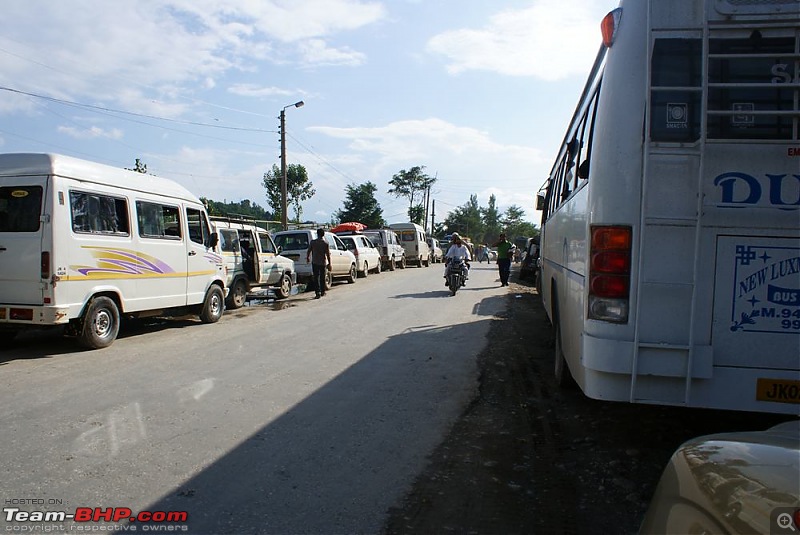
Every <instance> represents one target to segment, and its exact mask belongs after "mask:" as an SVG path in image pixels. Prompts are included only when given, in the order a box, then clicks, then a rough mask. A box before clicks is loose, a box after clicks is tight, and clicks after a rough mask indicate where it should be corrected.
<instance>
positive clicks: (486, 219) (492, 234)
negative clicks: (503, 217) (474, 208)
mask: <svg viewBox="0 0 800 535" xmlns="http://www.w3.org/2000/svg"><path fill="white" fill-rule="evenodd" d="M481 216H482V217H483V225H484V229H485V230H484V234H483V236H480V237H476V239H480V241H481V242H483V243H489V242H491V243H494V242H496V241H497V237H498V236H499V235H500V232H501V230H502V229H501V227H500V212H499V211H498V209H497V198H496V197H495V196H494V195H491V196H490V197H489V206H488V207H487V208H481Z"/></svg>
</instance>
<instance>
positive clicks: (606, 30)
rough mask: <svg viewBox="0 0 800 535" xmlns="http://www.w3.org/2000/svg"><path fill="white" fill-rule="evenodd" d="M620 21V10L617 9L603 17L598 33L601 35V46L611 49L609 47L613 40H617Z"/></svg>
mask: <svg viewBox="0 0 800 535" xmlns="http://www.w3.org/2000/svg"><path fill="white" fill-rule="evenodd" d="M620 20H622V8H621V7H618V8H617V9H615V10H614V11H611V12H609V14H608V15H606V16H605V17H603V22H601V23H600V33H602V34H603V44H604V45H605V46H606V47H608V48H611V45H613V44H614V39H616V38H617V30H618V29H619V23H620Z"/></svg>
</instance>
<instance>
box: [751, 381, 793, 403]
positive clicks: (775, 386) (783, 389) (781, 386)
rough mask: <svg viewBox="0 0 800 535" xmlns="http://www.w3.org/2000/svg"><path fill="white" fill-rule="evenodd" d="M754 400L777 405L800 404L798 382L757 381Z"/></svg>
mask: <svg viewBox="0 0 800 535" xmlns="http://www.w3.org/2000/svg"><path fill="white" fill-rule="evenodd" d="M756 399H757V400H758V401H774V402H777V403H800V381H791V380H787V379H759V380H758V383H757V384H756Z"/></svg>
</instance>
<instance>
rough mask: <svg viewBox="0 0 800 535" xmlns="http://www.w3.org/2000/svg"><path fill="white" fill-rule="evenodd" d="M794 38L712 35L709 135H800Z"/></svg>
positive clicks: (756, 34) (785, 137)
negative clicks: (715, 36)
mask: <svg viewBox="0 0 800 535" xmlns="http://www.w3.org/2000/svg"><path fill="white" fill-rule="evenodd" d="M795 41H796V39H795V38H793V37H772V38H770V37H764V36H762V34H761V33H760V32H758V31H754V32H752V33H751V34H750V35H749V36H748V37H744V38H739V39H732V38H720V39H710V40H709V52H710V54H709V61H708V138H709V139H756V140H758V139H773V140H792V139H798V137H797V136H798V133H797V112H798V92H799V91H798V88H797V85H796V82H795V81H796V79H797V76H798V72H797V70H798V67H797V62H796V60H795V59H794V56H795V54H796V52H795V48H796V43H795Z"/></svg>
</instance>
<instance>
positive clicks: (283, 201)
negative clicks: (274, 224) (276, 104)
mask: <svg viewBox="0 0 800 535" xmlns="http://www.w3.org/2000/svg"><path fill="white" fill-rule="evenodd" d="M304 104H305V102H303V101H302V100H301V101H299V102H295V103H294V104H289V105H288V106H284V107H283V109H282V110H281V226H282V227H283V230H288V228H289V220H288V218H287V212H288V207H287V205H288V202H287V196H288V194H287V191H286V190H287V187H286V108H291V107H293V106H294V107H295V108H302V107H303V105H304Z"/></svg>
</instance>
